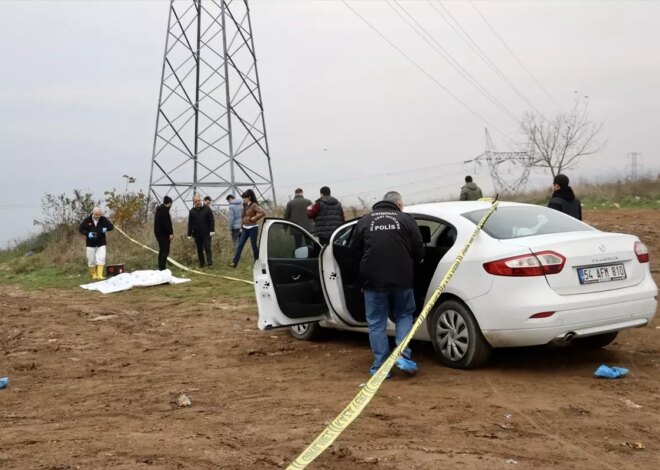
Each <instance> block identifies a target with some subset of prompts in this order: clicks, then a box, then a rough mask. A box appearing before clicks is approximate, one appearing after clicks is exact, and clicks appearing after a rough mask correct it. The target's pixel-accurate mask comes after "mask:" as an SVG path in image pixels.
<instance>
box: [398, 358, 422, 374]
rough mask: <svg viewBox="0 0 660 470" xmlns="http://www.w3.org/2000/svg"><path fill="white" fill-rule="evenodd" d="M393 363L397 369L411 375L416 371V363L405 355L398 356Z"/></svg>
mask: <svg viewBox="0 0 660 470" xmlns="http://www.w3.org/2000/svg"><path fill="white" fill-rule="evenodd" d="M394 365H396V366H397V367H398V368H399V370H401V371H403V372H405V373H406V374H410V375H413V374H415V373H417V363H416V362H415V361H412V360H410V359H406V358H405V357H400V358H398V359H397V360H396V362H395V363H394Z"/></svg>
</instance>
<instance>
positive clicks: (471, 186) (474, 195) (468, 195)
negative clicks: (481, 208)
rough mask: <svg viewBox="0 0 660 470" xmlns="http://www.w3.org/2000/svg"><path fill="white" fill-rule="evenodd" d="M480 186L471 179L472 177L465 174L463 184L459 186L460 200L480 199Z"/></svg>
mask: <svg viewBox="0 0 660 470" xmlns="http://www.w3.org/2000/svg"><path fill="white" fill-rule="evenodd" d="M482 197H483V195H482V194H481V188H480V187H479V186H477V183H475V182H474V181H472V177H471V176H470V175H467V176H466V177H465V185H464V186H463V187H462V188H461V201H477V200H479V199H481V198H482Z"/></svg>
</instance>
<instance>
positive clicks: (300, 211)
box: [284, 188, 314, 248]
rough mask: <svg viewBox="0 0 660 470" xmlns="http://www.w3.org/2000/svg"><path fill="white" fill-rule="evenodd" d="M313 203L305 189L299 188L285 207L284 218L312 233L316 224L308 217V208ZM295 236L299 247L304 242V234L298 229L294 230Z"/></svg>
mask: <svg viewBox="0 0 660 470" xmlns="http://www.w3.org/2000/svg"><path fill="white" fill-rule="evenodd" d="M311 205H312V201H310V200H309V199H307V198H305V196H303V190H302V189H301V188H297V189H296V192H295V196H294V198H293V199H291V200H290V201H289V202H288V203H287V204H286V208H285V209H284V220H288V221H289V222H292V223H294V224H296V225H299V226H300V227H302V228H304V229H305V230H307V231H308V232H309V233H312V230H313V229H314V224H313V223H312V221H311V220H310V218H309V217H307V208H308V207H309V206H311ZM293 238H294V241H295V244H296V248H299V247H301V246H302V244H303V234H302V233H301V232H300V231H298V230H294V231H293Z"/></svg>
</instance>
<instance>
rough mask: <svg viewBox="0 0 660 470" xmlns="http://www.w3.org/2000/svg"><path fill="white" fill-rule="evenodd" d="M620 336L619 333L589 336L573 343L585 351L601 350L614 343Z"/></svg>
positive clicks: (577, 339)
mask: <svg viewBox="0 0 660 470" xmlns="http://www.w3.org/2000/svg"><path fill="white" fill-rule="evenodd" d="M618 334H619V332H618V331H613V332H611V333H603V334H600V335H593V336H587V337H586V338H575V341H574V342H573V343H574V344H575V345H576V346H578V347H580V348H585V349H600V348H604V347H605V346H607V345H608V344H610V343H612V341H614V340H615V339H616V337H617V335H618Z"/></svg>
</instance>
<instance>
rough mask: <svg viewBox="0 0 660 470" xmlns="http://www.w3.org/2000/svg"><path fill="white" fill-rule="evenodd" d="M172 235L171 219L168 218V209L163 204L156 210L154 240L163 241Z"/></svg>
mask: <svg viewBox="0 0 660 470" xmlns="http://www.w3.org/2000/svg"><path fill="white" fill-rule="evenodd" d="M173 234H174V229H173V228H172V217H171V216H170V208H169V207H167V206H166V205H165V204H161V205H160V206H158V207H157V208H156V216H155V217H154V235H156V238H159V239H164V238H169V237H170V235H173Z"/></svg>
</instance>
